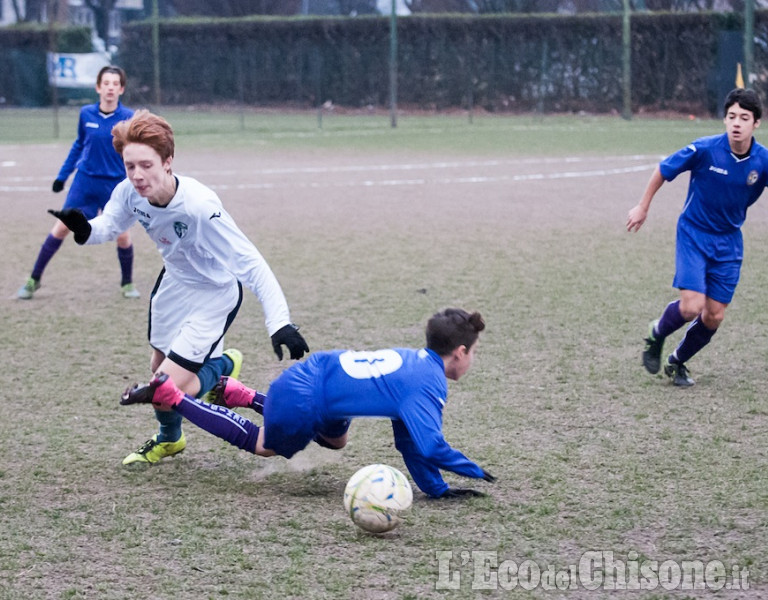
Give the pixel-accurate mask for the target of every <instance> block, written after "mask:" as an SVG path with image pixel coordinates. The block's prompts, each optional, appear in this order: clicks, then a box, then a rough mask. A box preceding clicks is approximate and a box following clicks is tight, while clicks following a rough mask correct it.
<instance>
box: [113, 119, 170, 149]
mask: <svg viewBox="0 0 768 600" xmlns="http://www.w3.org/2000/svg"><path fill="white" fill-rule="evenodd" d="M128 144H145V145H147V146H149V147H150V148H153V149H154V150H155V152H157V153H158V154H159V155H160V158H162V159H163V162H165V161H166V160H167V159H168V158H170V157H171V156H173V153H174V151H175V145H174V141H173V129H171V126H170V124H169V123H168V121H166V120H165V119H163V117H159V116H157V115H155V114H152V113H151V112H149V111H148V110H137V111H136V112H135V113H134V115H133V117H132V118H130V119H129V120H127V121H121V122H120V123H118V124H117V125H115V126H114V127H113V128H112V145H113V146H114V147H115V150H116V151H117V153H118V154H119V155H120V156H122V155H123V149H124V148H125V147H126V146H127V145H128Z"/></svg>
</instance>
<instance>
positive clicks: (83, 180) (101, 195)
mask: <svg viewBox="0 0 768 600" xmlns="http://www.w3.org/2000/svg"><path fill="white" fill-rule="evenodd" d="M123 179H125V177H119V178H117V179H115V178H112V177H91V176H90V175H86V174H85V173H81V172H80V171H78V172H77V173H75V177H74V179H73V180H72V185H71V186H70V188H69V192H67V200H66V201H65V202H64V207H63V208H77V209H79V210H80V211H81V212H82V213H83V214H84V215H85V218H86V219H93V217H95V216H96V215H98V214H99V211H101V210H102V209H103V208H104V205H105V204H106V203H107V201H108V200H109V197H110V196H111V195H112V190H114V189H115V187H116V186H117V184H118V183H120V182H121V181H122V180H123Z"/></svg>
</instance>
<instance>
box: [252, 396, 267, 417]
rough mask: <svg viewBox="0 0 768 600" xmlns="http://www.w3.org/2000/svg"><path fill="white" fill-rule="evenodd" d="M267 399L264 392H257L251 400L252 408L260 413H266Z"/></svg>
mask: <svg viewBox="0 0 768 600" xmlns="http://www.w3.org/2000/svg"><path fill="white" fill-rule="evenodd" d="M266 399H267V397H266V396H265V395H264V394H262V393H261V392H256V393H255V394H254V395H253V400H252V401H251V408H252V409H253V410H255V411H256V412H257V413H259V414H260V415H263V414H264V401H265V400H266Z"/></svg>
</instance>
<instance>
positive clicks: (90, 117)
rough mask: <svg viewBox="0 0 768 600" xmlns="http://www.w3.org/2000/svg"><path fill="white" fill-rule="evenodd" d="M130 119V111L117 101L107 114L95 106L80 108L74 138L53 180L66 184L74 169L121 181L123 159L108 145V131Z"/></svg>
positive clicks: (123, 168)
mask: <svg viewBox="0 0 768 600" xmlns="http://www.w3.org/2000/svg"><path fill="white" fill-rule="evenodd" d="M132 116H133V111H132V110H131V109H130V108H126V107H125V106H123V105H122V104H120V103H119V102H118V104H117V108H116V109H115V111H114V112H113V113H111V114H109V115H104V114H102V113H101V112H100V111H99V105H98V103H97V104H89V105H87V106H84V107H83V108H81V109H80V119H79V121H78V124H77V139H76V140H75V142H74V143H73V144H72V148H70V150H69V155H68V156H67V159H66V160H65V161H64V164H63V165H62V166H61V169H60V170H59V174H58V176H57V177H56V179H58V180H59V181H66V180H67V178H68V177H69V176H70V175H71V174H72V172H73V171H74V170H75V169H77V170H78V171H79V172H82V173H84V174H86V175H90V176H91V177H108V178H113V179H116V178H124V177H125V166H124V165H123V159H122V157H121V156H120V155H119V154H118V153H117V151H116V150H115V148H114V147H113V146H112V128H113V127H114V126H115V125H117V124H118V123H119V122H120V121H125V120H127V119H130V118H131V117H132Z"/></svg>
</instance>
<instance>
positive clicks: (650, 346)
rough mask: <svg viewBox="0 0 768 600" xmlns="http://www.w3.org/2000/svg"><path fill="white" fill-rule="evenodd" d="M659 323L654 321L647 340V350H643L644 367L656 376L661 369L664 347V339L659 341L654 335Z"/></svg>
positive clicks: (650, 326)
mask: <svg viewBox="0 0 768 600" xmlns="http://www.w3.org/2000/svg"><path fill="white" fill-rule="evenodd" d="M657 323H658V321H653V322H652V323H651V324H650V325H649V327H648V337H647V338H645V350H643V366H644V367H645V370H646V371H648V372H649V373H651V374H652V375H656V373H658V372H659V369H661V349H662V347H663V346H664V339H663V338H661V339H657V338H656V336H654V335H653V329H654V327H655V326H656V324H657Z"/></svg>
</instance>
